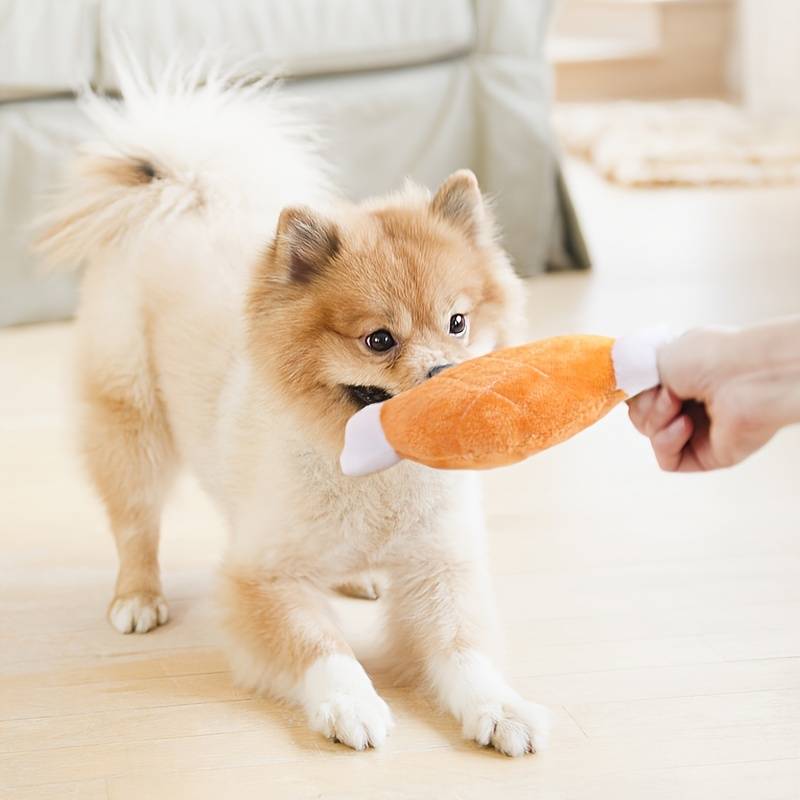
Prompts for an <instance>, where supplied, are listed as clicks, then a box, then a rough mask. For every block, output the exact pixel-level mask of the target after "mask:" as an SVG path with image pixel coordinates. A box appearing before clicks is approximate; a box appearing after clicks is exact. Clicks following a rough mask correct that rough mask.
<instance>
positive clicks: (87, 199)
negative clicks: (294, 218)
mask: <svg viewBox="0 0 800 800" xmlns="http://www.w3.org/2000/svg"><path fill="white" fill-rule="evenodd" d="M116 61H117V63H116V69H117V74H118V76H119V79H120V86H121V93H122V100H121V101H119V100H113V99H109V98H105V97H101V96H99V95H97V94H95V93H93V92H89V91H85V92H83V94H82V95H81V104H82V106H83V109H84V110H85V112H86V114H87V116H88V117H89V119H90V120H91V122H92V123H93V124H94V126H95V127H96V129H97V131H98V133H99V138H98V139H97V141H94V142H92V143H89V144H86V145H85V146H84V147H83V148H82V149H81V151H80V153H79V155H78V157H77V159H76V160H75V162H74V164H73V169H72V171H71V174H70V175H69V176H68V178H67V180H66V181H65V183H64V186H63V188H62V189H61V190H59V191H58V192H57V193H56V196H55V198H54V202H53V210H52V211H51V212H50V213H48V214H47V215H46V216H45V217H44V218H43V219H42V220H40V223H39V226H38V232H39V233H38V237H37V245H36V247H37V250H38V251H39V252H40V253H42V254H43V255H44V256H45V258H46V259H47V260H48V261H49V262H50V263H52V264H53V265H61V266H64V267H73V268H74V267H78V266H79V265H80V264H81V263H83V262H85V261H86V260H87V259H90V258H91V257H92V256H93V255H94V254H95V253H97V252H99V251H101V250H106V249H108V248H116V247H119V246H121V245H125V246H128V245H131V244H133V243H134V242H135V241H136V240H137V239H140V238H141V237H143V236H148V235H152V234H155V235H158V233H159V231H163V230H164V226H165V225H166V224H168V223H172V222H174V221H175V219H176V217H182V216H186V215H195V216H196V217H197V218H199V219H200V220H202V219H204V218H207V219H209V220H210V219H213V220H214V221H215V222H217V223H219V221H220V219H222V220H223V224H224V221H230V223H231V225H233V226H234V227H235V226H239V227H241V225H242V224H243V220H247V219H250V220H253V219H255V218H257V217H258V216H259V212H260V211H264V213H265V214H268V213H271V212H274V209H272V208H263V206H264V203H268V202H269V198H270V197H272V198H273V202H274V196H275V193H274V192H272V193H270V192H268V191H266V190H267V188H268V187H269V186H275V185H283V186H291V187H294V191H296V192H297V193H298V194H300V195H302V194H305V195H307V194H308V193H309V191H310V192H311V195H312V196H314V194H323V195H324V192H326V191H327V190H328V186H327V181H326V179H325V178H324V175H325V168H324V165H323V163H322V159H321V158H320V156H319V155H318V146H317V138H316V136H315V132H314V129H313V127H312V126H309V124H308V121H307V120H306V119H304V114H303V113H302V110H299V109H298V106H297V103H296V102H295V103H292V102H291V101H290V100H288V99H287V98H286V97H285V95H284V94H283V93H282V92H280V91H279V90H278V88H277V87H276V86H275V82H274V81H273V80H272V79H264V78H262V79H259V80H248V79H242V78H238V79H236V80H232V79H231V77H230V72H228V73H226V72H224V71H222V70H221V69H219V68H214V66H213V65H212V64H210V63H209V62H208V60H207V59H206V60H204V61H203V62H198V63H197V64H196V65H195V67H194V68H193V69H190V70H182V69H181V68H180V67H179V66H177V65H175V64H173V65H171V66H170V67H168V68H167V69H166V70H165V71H164V72H163V73H162V74H161V76H160V77H159V78H158V79H157V80H151V79H149V78H148V77H147V76H146V75H145V74H144V72H143V70H142V69H141V68H140V67H139V66H138V65H137V64H136V63H135V61H134V60H133V59H131V58H123V57H121V56H120V57H118V58H117V59H116ZM201 76H202V83H201V82H200V78H201ZM321 184H325V185H324V186H323V185H321ZM314 190H317V191H316V192H315V191H314ZM282 194H284V195H285V194H286V191H283V192H282ZM285 199H288V200H292V198H291V191H290V196H289V197H288V198H285ZM278 210H279V209H278ZM267 218H268V217H262V225H263V224H264V221H265V219H267ZM217 229H219V228H217Z"/></svg>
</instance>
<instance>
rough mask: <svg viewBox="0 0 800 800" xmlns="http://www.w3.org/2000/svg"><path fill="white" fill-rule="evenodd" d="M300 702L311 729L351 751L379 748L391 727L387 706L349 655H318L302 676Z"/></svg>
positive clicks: (390, 717) (361, 668)
mask: <svg viewBox="0 0 800 800" xmlns="http://www.w3.org/2000/svg"><path fill="white" fill-rule="evenodd" d="M304 692H305V700H304V705H305V708H306V713H307V714H308V720H309V724H310V725H311V727H312V728H313V729H314V730H315V731H319V732H320V733H322V734H324V735H325V736H327V737H328V738H329V739H333V740H335V741H337V742H341V743H342V744H346V745H347V746H348V747H352V748H353V749H354V750H364V749H366V748H367V747H379V746H380V745H381V744H383V742H384V740H385V739H386V735H387V734H388V733H389V729H390V728H391V727H392V724H393V722H392V714H391V712H390V711H389V706H387V705H386V703H385V702H384V701H383V700H382V699H381V698H380V697H379V696H378V693H377V692H376V691H375V689H374V688H373V686H372V682H371V681H370V679H369V678H368V677H367V674H366V672H364V669H363V667H362V666H361V665H360V664H359V663H358V662H357V661H356V660H355V659H354V658H351V657H349V656H343V655H335V656H328V657H326V658H321V659H320V660H319V661H317V662H316V664H314V665H313V666H312V667H311V668H310V669H309V670H308V671H307V672H306V676H305V679H304Z"/></svg>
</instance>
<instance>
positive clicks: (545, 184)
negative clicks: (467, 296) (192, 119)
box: [0, 0, 583, 325]
mask: <svg viewBox="0 0 800 800" xmlns="http://www.w3.org/2000/svg"><path fill="white" fill-rule="evenodd" d="M551 5H552V3H551V2H550V0H0V324H5V325H8V324H15V323H21V322H30V321H36V320H43V319H57V318H63V317H66V316H68V315H69V314H70V313H71V312H72V310H73V308H74V304H75V286H76V279H75V276H74V275H65V274H59V275H50V276H45V277H42V276H41V275H39V274H38V273H37V270H36V264H35V263H34V259H33V257H32V256H31V255H30V251H29V238H30V221H31V219H32V218H33V217H34V216H35V215H36V213H37V211H38V210H39V209H40V208H41V206H42V202H43V200H42V196H43V194H44V193H45V192H46V190H47V188H48V187H50V186H52V185H53V183H54V182H55V181H56V180H57V179H58V177H59V175H60V173H61V171H62V169H63V166H64V162H65V159H66V157H67V155H68V153H69V151H70V149H71V148H72V147H73V146H74V143H75V142H76V141H78V140H79V139H81V138H82V137H84V136H85V135H86V134H87V133H89V130H88V125H87V123H86V122H85V120H84V119H83V118H82V116H81V113H80V111H79V110H78V107H77V105H76V103H75V101H74V99H73V89H74V88H75V87H76V86H78V85H80V84H81V83H84V84H85V83H90V84H92V85H94V86H95V87H98V88H100V89H102V90H104V91H110V92H113V91H114V90H116V89H117V88H118V87H117V83H116V79H115V75H114V70H113V68H112V65H111V63H110V60H109V57H108V53H109V51H110V46H111V42H112V41H113V40H114V39H115V38H118V37H119V36H120V35H122V37H124V38H125V39H126V40H127V41H128V42H129V43H130V45H131V47H132V49H133V51H134V52H135V54H136V55H137V56H138V57H139V58H140V59H141V60H142V61H143V63H145V64H150V65H152V64H158V63H160V62H163V61H164V60H165V59H166V58H168V57H169V56H172V55H176V54H177V55H178V56H180V57H182V58H184V59H190V58H191V57H192V55H193V54H197V53H198V52H200V51H201V50H211V51H214V52H224V53H225V54H226V57H229V58H230V59H231V60H239V59H243V58H244V59H247V63H248V66H249V67H251V68H255V69H258V70H261V71H265V72H266V71H272V70H275V69H279V70H280V71H281V72H282V73H283V74H285V75H286V76H287V78H288V80H287V91H289V92H293V93H298V94H301V95H303V96H305V97H308V98H309V99H310V101H311V105H312V107H313V109H314V113H315V114H316V115H317V116H318V117H319V119H320V120H321V122H322V123H323V125H324V126H325V128H326V129H327V144H326V148H327V151H328V155H329V157H330V158H331V159H332V160H333V162H334V163H335V164H336V165H337V167H338V170H339V173H340V176H341V182H342V184H343V188H344V189H345V190H346V191H347V192H348V193H349V194H350V195H351V196H353V197H361V196H364V195H367V194H371V193H375V192H380V191H384V190H386V189H389V188H391V187H395V186H397V185H398V184H399V183H400V182H401V181H402V179H403V178H404V177H405V176H411V177H413V178H415V179H417V180H419V181H421V182H424V183H426V184H430V185H433V184H436V183H437V182H438V181H439V180H441V179H442V178H443V177H444V176H445V175H447V174H448V173H449V172H450V171H452V170H454V169H456V168H458V167H462V166H469V167H471V168H472V169H474V170H475V172H476V173H477V174H478V177H479V179H480V180H481V183H482V186H483V188H484V189H485V190H486V191H488V192H490V193H491V194H493V195H494V196H495V198H496V205H497V210H498V216H499V219H500V223H501V225H502V228H503V231H504V237H505V242H506V245H507V247H508V249H509V251H510V252H511V254H512V256H513V258H514V261H515V264H516V266H517V268H518V270H519V271H520V272H521V273H522V274H525V275H529V274H534V273H536V272H539V271H541V270H543V269H545V268H547V267H548V266H551V267H552V266H556V267H564V266H571V265H575V264H576V263H577V264H578V265H583V264H582V260H581V258H580V250H579V248H578V247H577V244H576V241H575V231H574V228H573V227H571V226H569V225H565V224H564V218H565V215H564V213H563V212H564V207H563V204H564V202H565V198H564V195H563V191H561V189H560V182H559V179H558V169H557V162H556V159H555V157H554V151H553V146H552V140H551V134H550V127H549V122H548V106H549V75H548V70H547V67H546V65H545V62H544V59H543V43H544V38H545V33H546V29H547V24H548V20H549V16H550V11H551Z"/></svg>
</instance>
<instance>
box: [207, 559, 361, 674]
mask: <svg viewBox="0 0 800 800" xmlns="http://www.w3.org/2000/svg"><path fill="white" fill-rule="evenodd" d="M219 597H220V601H221V605H222V612H223V620H224V624H225V626H226V633H227V635H228V636H230V637H232V638H236V639H238V640H240V642H241V643H242V644H243V645H244V646H245V647H246V648H247V649H248V650H249V651H250V652H251V653H252V654H253V656H254V657H255V659H257V660H260V661H261V662H262V663H263V664H264V668H265V669H266V668H267V665H268V668H269V670H270V671H271V672H275V673H278V674H280V675H281V676H282V677H288V678H290V679H291V680H294V681H299V680H300V679H301V678H302V676H303V673H304V672H305V671H306V670H307V669H308V668H309V667H310V666H311V665H312V664H313V663H314V662H315V661H316V660H317V659H319V658H323V657H324V656H327V655H331V654H334V653H343V654H346V655H350V656H352V654H353V653H352V650H351V649H350V646H349V645H348V644H347V642H346V641H345V640H344V638H343V637H342V634H341V633H340V632H339V630H338V629H337V628H336V626H335V625H334V624H333V622H332V621H331V619H330V617H329V612H328V609H327V606H326V604H325V602H324V600H323V597H322V595H321V594H320V593H319V591H317V590H315V588H314V587H311V586H308V585H306V584H304V583H303V582H302V581H299V580H293V579H291V578H287V577H285V576H280V575H271V574H269V573H266V572H250V571H247V570H240V571H236V570H232V569H226V570H224V572H223V576H222V591H221V592H220V595H219Z"/></svg>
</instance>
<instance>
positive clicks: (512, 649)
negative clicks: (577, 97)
mask: <svg viewBox="0 0 800 800" xmlns="http://www.w3.org/2000/svg"><path fill="white" fill-rule="evenodd" d="M569 171H570V180H571V183H572V185H573V189H574V192H575V196H576V201H577V204H578V207H579V211H580V212H581V214H582V216H583V218H584V221H585V227H586V232H587V236H588V239H589V244H590V246H591V248H592V250H593V251H594V255H595V260H596V269H595V270H594V271H593V272H592V273H591V274H582V275H552V276H547V277H543V278H540V279H536V280H532V281H530V282H529V286H528V290H529V294H530V304H529V310H530V319H531V335H532V336H540V335H546V334H551V333H556V332H568V331H574V330H583V331H590V332H597V333H618V332H622V331H625V330H629V329H632V328H635V327H637V326H640V325H643V324H649V323H652V322H653V321H654V320H663V321H668V322H672V323H674V324H675V325H677V326H683V325H688V324H692V323H694V322H701V321H709V320H714V321H727V322H737V321H741V322H744V321H749V320H756V319H762V318H764V317H767V316H769V315H773V314H779V313H785V312H789V311H795V312H796V311H797V310H798V308H800V189H770V190H753V191H744V190H737V191H730V192H720V191H679V190H675V191H663V192H646V191H638V192H630V191H626V190H621V189H617V188H612V187H609V186H605V185H603V184H602V183H601V182H599V181H598V180H597V179H596V178H594V177H593V176H592V175H591V174H590V173H589V172H588V171H586V169H585V168H583V167H582V166H579V165H572V166H571V167H570V170H569ZM71 337H72V332H71V329H70V327H69V326H67V325H52V326H43V327H31V328H26V329H17V330H8V331H5V332H2V333H0V364H2V382H1V384H0V385H1V386H2V389H1V390H0V445H1V446H0V612H2V621H1V622H0V797H2V798H4V799H5V798H25V800H33V798H37V800H39V799H41V798H53V800H55V799H56V798H57V799H58V800H63V798H81V799H84V798H85V799H87V800H88V799H89V798H91V800H94V799H95V798H111V799H112V800H142V799H144V800H154V799H157V798H167V799H168V800H184V798H214V800H218V799H219V798H236V800H239V799H243V800H247V799H248V798H270V800H273V799H274V798H283V797H290V798H342V800H343V799H344V798H392V799H395V798H431V797H436V798H438V799H439V800H449V799H450V798H454V799H455V798H461V799H462V800H463V799H464V798H478V797H480V798H497V797H502V798H504V800H512V798H537V800H538V799H539V798H541V800H579V799H580V800H584V799H586V800H588V799H589V798H591V800H602V799H603V798H609V799H612V798H613V800H627V799H628V798H635V799H636V800H644V798H647V800H661V799H662V798H663V799H664V800H677V799H678V798H680V800H690V799H691V800H694V799H695V798H696V800H736V799H737V798H742V800H744V799H745V798H746V800H779V799H780V800H797V798H798V797H800V614H799V613H798V612H800V496H799V495H800V429H797V428H795V429H792V430H789V431H785V432H784V433H783V434H782V435H780V436H779V437H778V438H777V439H776V440H775V441H773V442H772V443H771V444H770V445H769V446H768V447H767V448H766V449H765V450H764V451H762V452H761V453H759V454H758V455H757V456H756V457H754V458H752V459H751V460H750V461H749V462H747V463H746V464H744V465H742V466H741V467H739V468H737V469H733V470H730V471H728V472H725V473H720V474H713V475H708V476H673V475H665V474H662V473H660V472H659V471H658V470H657V469H656V467H655V465H654V462H653V459H652V457H651V455H650V452H649V450H648V447H647V445H646V443H645V442H644V441H643V440H642V439H640V438H638V437H637V435H636V434H635V433H634V431H633V429H632V427H631V426H630V425H629V423H628V421H627V418H626V416H625V412H624V410H623V409H618V410H617V411H616V412H614V413H613V414H612V415H611V416H610V417H609V418H608V419H606V420H605V421H604V422H603V423H601V424H600V425H598V426H597V427H596V428H594V429H592V430H590V431H588V432H586V433H585V434H583V435H581V436H580V437H578V438H577V439H574V440H572V441H571V442H569V443H567V444H565V445H563V446H561V447H559V448H557V449H555V450H553V451H551V452H548V453H545V454H542V455H540V456H538V457H537V458H535V459H533V460H531V461H530V462H528V463H526V464H524V465H521V466H518V467H514V468H511V469H508V470H502V471H497V472H493V473H490V474H489V475H487V479H486V483H487V494H488V509H489V515H490V530H491V536H492V539H491V544H492V565H493V570H494V575H495V587H496V593H497V597H498V599H499V604H500V608H501V618H502V620H503V626H504V628H505V633H506V637H507V641H508V659H507V660H508V671H509V674H510V675H511V676H513V682H514V684H515V685H516V686H517V687H518V688H519V689H520V690H522V691H523V692H524V694H526V695H527V696H528V697H529V698H531V699H533V700H536V701H538V702H541V703H545V704H547V705H549V706H550V707H551V708H552V710H553V712H554V717H555V721H556V728H555V731H554V735H553V739H552V744H551V747H550V750H549V751H548V752H546V753H545V754H542V755H538V756H535V757H528V758H524V759H519V760H511V759H507V758H505V757H502V756H499V755H497V754H495V753H494V752H491V751H488V750H481V749H480V748H478V747H477V746H474V745H472V744H469V743H464V742H462V741H461V740H460V737H459V732H458V730H457V727H456V725H455V723H453V722H452V721H451V720H449V719H447V718H445V717H442V716H440V715H439V714H438V713H436V712H435V711H433V710H432V709H431V707H430V706H429V704H428V702H427V701H426V700H425V698H424V697H422V696H420V695H418V694H417V693H416V692H414V691H411V690H407V689H403V688H397V687H392V686H389V685H386V681H385V680H383V679H382V676H381V675H377V676H376V682H377V684H378V686H379V689H380V690H381V691H382V692H383V694H384V697H386V699H387V700H388V701H389V703H390V705H391V706H392V708H393V710H394V712H395V714H396V717H397V726H396V728H395V730H394V732H393V734H392V736H391V738H390V740H389V742H388V744H387V746H386V747H385V748H384V749H383V750H381V751H379V752H367V753H354V752H351V751H349V750H347V749H345V748H344V747H342V746H340V745H336V744H332V743H330V742H327V741H325V740H324V739H322V738H319V737H318V736H317V735H315V734H311V733H309V732H308V731H307V730H306V729H305V727H304V724H303V721H302V719H301V717H300V715H299V714H298V713H297V712H296V711H294V710H292V709H288V708H283V707H280V706H278V705H276V704H274V703H271V702H268V701H265V700H262V699H256V698H254V697H251V696H250V695H249V694H247V693H243V692H241V691H238V690H237V689H236V688H234V687H233V686H232V684H231V680H230V676H229V673H228V671H227V667H226V663H225V658H224V654H223V653H222V652H221V650H220V649H219V647H218V645H217V641H218V636H217V633H216V632H215V629H214V624H213V609H212V608H211V606H210V604H209V601H208V599H207V598H208V595H209V589H210V587H211V585H212V582H213V580H214V577H213V576H214V568H215V563H216V562H217V561H218V559H219V554H220V552H221V550H222V547H223V542H224V532H223V530H222V529H221V526H220V524H219V521H218V520H217V518H216V517H215V515H214V513H213V511H212V510H211V509H210V507H209V505H208V503H207V502H206V501H205V500H204V499H203V497H202V496H201V495H200V494H199V492H198V491H197V489H196V488H195V487H194V486H193V485H192V484H191V483H189V482H188V481H187V482H185V483H184V484H183V485H182V486H181V487H180V489H179V491H178V493H177V495H176V496H175V498H174V502H173V503H172V504H171V506H170V508H169V512H168V514H167V517H166V521H165V532H164V542H163V566H164V574H165V586H166V592H167V595H168V598H169V600H170V602H171V609H172V613H173V619H172V621H171V622H170V623H169V625H167V626H166V627H165V628H162V629H159V630H158V631H156V632H154V633H150V634H147V635H145V636H135V635H131V636H121V635H120V634H118V633H116V632H115V631H113V630H112V629H111V628H110V627H109V625H108V624H107V623H106V622H105V620H104V611H105V606H106V603H107V601H108V599H109V593H110V591H111V586H112V581H113V577H114V568H115V556H114V552H113V548H112V543H111V539H110V536H109V535H108V533H107V531H106V528H105V522H104V519H103V516H102V513H101V511H100V508H99V507H98V504H97V503H96V502H95V500H94V498H93V496H92V495H91V493H90V491H89V489H88V487H87V484H86V482H85V480H84V478H83V476H82V473H81V470H80V468H79V466H78V463H77V460H76V458H75V456H74V454H73V450H72V443H71V432H70V431H71V427H70V426H71V415H70V410H69V401H68V399H67V398H68V397H69V388H68V384H69V377H68V376H69V353H70V348H71ZM340 607H341V610H342V616H343V619H344V621H345V626H346V628H347V629H348V630H350V631H352V632H353V636H354V638H355V639H356V640H357V641H358V642H359V643H361V644H360V645H359V646H360V647H363V648H366V647H368V643H369V639H370V635H369V630H370V628H371V627H373V628H374V627H375V626H377V625H379V624H380V617H379V614H380V602H378V603H376V604H370V603H368V602H366V601H346V600H342V601H341V603H340Z"/></svg>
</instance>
